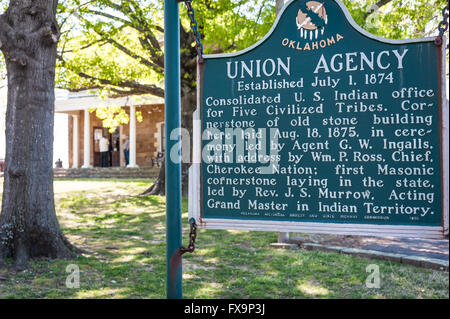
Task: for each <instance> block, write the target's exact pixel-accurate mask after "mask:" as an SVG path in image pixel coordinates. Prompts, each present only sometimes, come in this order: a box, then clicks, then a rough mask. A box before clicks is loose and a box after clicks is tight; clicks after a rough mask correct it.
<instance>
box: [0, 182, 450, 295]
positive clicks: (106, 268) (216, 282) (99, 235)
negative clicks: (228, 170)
mask: <svg viewBox="0 0 450 319" xmlns="http://www.w3.org/2000/svg"><path fill="white" fill-rule="evenodd" d="M117 185H123V184H117ZM117 185H116V184H115V183H114V182H110V184H109V186H110V187H109V188H107V189H105V190H102V191H99V192H96V193H90V192H75V193H70V194H65V195H64V196H61V197H60V198H59V199H58V200H57V211H58V217H59V219H60V222H61V225H62V228H63V231H64V232H65V234H66V235H67V237H68V238H69V240H70V241H71V242H72V243H74V244H75V245H76V246H78V247H80V248H82V249H84V250H85V251H86V254H84V255H83V256H80V257H79V258H76V259H72V260H41V261H35V262H33V263H32V264H31V268H30V269H29V270H28V271H25V272H21V273H18V274H12V273H9V274H5V273H3V274H2V273H1V272H0V277H7V279H6V280H3V281H0V298H165V285H166V283H165V281H166V256H165V198H164V197H158V196H146V197H141V196H129V194H138V193H139V190H140V189H141V188H142V187H145V185H143V186H142V185H138V184H133V183H128V184H127V186H126V187H125V188H122V189H120V187H118V186H117ZM182 209H183V228H184V229H183V235H184V241H185V242H186V241H187V234H188V232H189V229H188V222H187V200H186V199H184V200H183V207H182ZM276 238H277V234H276V233H268V232H248V231H226V230H201V231H200V232H199V235H198V237H197V243H196V246H197V250H196V251H195V252H194V254H187V255H185V258H184V261H183V287H184V296H185V297H186V298H448V273H443V272H434V271H428V270H423V269H419V268H415V267H410V266H404V265H401V264H395V263H389V262H382V261H373V260H365V259H359V258H355V257H352V256H348V255H340V254H333V253H325V252H319V251H304V250H296V251H289V250H276V249H273V248H271V247H270V246H269V244H270V243H272V242H275V241H276ZM373 263H375V264H377V265H379V267H380V273H381V275H382V286H381V288H380V289H375V290H374V289H368V288H366V286H365V281H366V279H367V276H368V273H367V272H366V267H367V265H369V264H373ZM71 264H73V265H76V266H77V267H78V268H79V270H80V288H67V287H66V280H67V278H68V276H70V275H71V273H70V272H66V269H67V266H68V265H71ZM69 278H70V277H69Z"/></svg>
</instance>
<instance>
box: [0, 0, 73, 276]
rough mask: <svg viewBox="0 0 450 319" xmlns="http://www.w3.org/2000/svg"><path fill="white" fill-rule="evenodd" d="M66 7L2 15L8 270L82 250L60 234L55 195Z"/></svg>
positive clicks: (14, 5) (2, 222)
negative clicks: (60, 13) (60, 21)
mask: <svg viewBox="0 0 450 319" xmlns="http://www.w3.org/2000/svg"><path fill="white" fill-rule="evenodd" d="M57 3H58V0H10V3H9V7H8V9H7V10H6V12H5V13H4V14H3V15H1V16H0V49H1V51H2V53H3V55H4V57H5V61H6V67H7V72H8V101H7V112H6V157H5V175H4V187H3V189H4V191H3V199H2V212H1V214H0V263H1V262H2V260H4V258H5V257H12V258H14V263H15V266H16V268H18V269H24V268H26V267H27V265H28V261H29V259H30V258H39V257H49V258H69V257H73V256H75V252H76V249H75V248H74V247H73V246H72V245H71V244H70V243H69V242H68V241H67V239H66V238H65V237H64V235H63V234H62V232H61V230H60V226H59V223H58V220H57V217H56V213H55V205H54V196H53V168H52V160H53V126H54V101H55V96H54V90H55V81H54V80H55V64H56V47H57V41H58V38H59V28H58V25H57V22H56V7H57Z"/></svg>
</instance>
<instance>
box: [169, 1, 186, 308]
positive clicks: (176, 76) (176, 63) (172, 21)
mask: <svg viewBox="0 0 450 319" xmlns="http://www.w3.org/2000/svg"><path fill="white" fill-rule="evenodd" d="M164 46H165V50H164V66H165V108H166V110H165V123H166V136H168V137H170V136H171V132H173V130H175V129H180V123H181V107H180V100H181V98H180V19H179V6H178V2H177V1H176V0H165V1H164ZM179 139H180V138H178V139H170V138H167V139H166V154H167V155H166V241H167V246H166V258H167V263H166V265H167V266H166V267H167V281H166V289H167V298H168V299H181V298H182V296H183V293H182V286H181V280H182V269H181V256H179V248H180V247H181V163H180V161H174V160H173V159H171V157H170V154H171V153H172V152H171V150H172V149H173V148H174V147H178V148H180V145H181V144H180V141H179ZM180 151H181V149H180V150H179V152H180Z"/></svg>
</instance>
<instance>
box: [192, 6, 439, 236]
mask: <svg viewBox="0 0 450 319" xmlns="http://www.w3.org/2000/svg"><path fill="white" fill-rule="evenodd" d="M443 47H445V46H441V47H438V46H436V45H435V44H434V38H426V39H417V40H407V41H406V40H405V41H393V40H386V39H380V38H378V37H376V36H374V35H371V34H368V33H367V32H365V31H364V30H362V29H361V28H359V27H358V26H357V25H356V24H355V23H354V21H353V20H352V18H351V17H350V15H349V13H348V11H347V10H346V8H345V7H344V5H343V4H342V3H341V2H340V1H334V0H327V1H323V2H322V1H320V2H318V1H308V0H306V1H305V0H297V1H295V0H294V1H291V2H289V3H288V4H287V5H286V6H285V8H284V11H283V12H282V14H281V15H280V16H279V18H278V20H277V22H276V23H275V25H274V27H273V28H272V30H271V31H270V32H269V34H268V35H267V36H266V37H265V38H264V39H263V40H261V41H260V42H258V43H257V44H255V45H254V46H252V47H250V48H248V49H246V50H244V51H241V52H237V53H233V54H223V55H207V56H205V63H204V64H203V65H202V66H200V67H199V71H200V72H199V73H200V78H199V84H200V85H199V101H198V102H199V107H198V109H197V113H196V116H197V120H198V121H197V123H195V125H194V127H195V136H194V153H195V155H194V156H195V158H196V159H197V161H198V163H199V164H198V165H194V166H193V168H192V169H191V175H190V178H191V180H190V181H191V186H192V187H191V190H190V198H191V201H190V212H191V215H193V216H194V217H196V219H197V220H198V221H200V225H201V226H204V227H210V228H225V229H230V228H232V229H255V230H273V231H299V232H329V233H342V234H368V235H386V234H389V235H398V236H404V235H414V236H424V237H440V236H442V235H443V233H445V232H448V197H447V193H448V184H447V183H448V172H447V171H445V172H444V170H446V167H447V165H444V163H446V162H447V163H448V157H447V154H448V148H447V144H446V143H447V141H448V138H445V134H446V132H444V128H446V127H447V124H446V122H445V119H444V118H445V117H444V116H443V108H444V105H446V103H445V101H446V98H445V89H444V88H445V86H444V85H445V84H444V82H445V78H444V75H443V73H442V70H443V68H444V66H443V64H444V61H445V59H443V54H444V53H443ZM445 107H447V106H445ZM444 144H445V145H444ZM444 176H447V177H444Z"/></svg>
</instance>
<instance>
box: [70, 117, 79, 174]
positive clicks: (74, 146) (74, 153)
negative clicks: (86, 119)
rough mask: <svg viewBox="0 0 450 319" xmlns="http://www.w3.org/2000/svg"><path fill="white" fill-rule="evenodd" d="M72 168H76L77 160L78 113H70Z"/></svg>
mask: <svg viewBox="0 0 450 319" xmlns="http://www.w3.org/2000/svg"><path fill="white" fill-rule="evenodd" d="M72 120H73V127H72V168H78V162H79V155H78V149H79V133H78V115H72Z"/></svg>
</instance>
